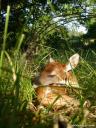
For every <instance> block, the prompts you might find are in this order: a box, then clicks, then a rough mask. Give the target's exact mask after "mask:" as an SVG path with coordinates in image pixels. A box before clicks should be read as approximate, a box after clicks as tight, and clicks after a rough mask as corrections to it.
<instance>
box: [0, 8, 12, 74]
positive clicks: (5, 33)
mask: <svg viewBox="0 0 96 128" xmlns="http://www.w3.org/2000/svg"><path fill="white" fill-rule="evenodd" d="M9 15H10V6H7V14H6V21H5V28H4V36H3V46H2V51H1V57H0V76H1V68H2V64H3V57H4V51H5V48H6V40H7V31H8V23H9Z"/></svg>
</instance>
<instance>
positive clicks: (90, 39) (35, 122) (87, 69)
mask: <svg viewBox="0 0 96 128" xmlns="http://www.w3.org/2000/svg"><path fill="white" fill-rule="evenodd" d="M0 8H1V16H0V28H1V29H0V110H1V111H0V127H1V128H19V127H20V128H21V127H22V128H25V127H28V128H30V127H32V128H38V127H42V128H43V127H44V128H45V127H52V125H53V123H54V120H53V117H54V116H55V117H56V116H57V115H58V114H60V113H61V112H62V113H63V114H62V115H63V116H65V113H64V111H61V110H60V111H58V112H57V111H55V112H54V111H53V110H51V109H50V110H49V109H48V108H43V109H39V108H37V106H35V104H34V102H35V98H36V93H35V90H34V88H33V78H34V77H35V76H36V74H38V73H39V72H40V71H41V70H42V68H43V66H44V65H45V64H46V63H47V61H48V58H49V57H50V56H52V57H53V58H55V59H57V60H59V61H61V62H66V61H67V58H68V57H69V56H71V55H72V54H73V53H76V52H78V53H79V54H80V56H81V58H80V64H79V66H78V68H77V69H76V71H75V73H76V76H77V78H78V81H79V84H80V86H81V87H82V88H83V89H82V90H80V94H79V95H78V99H79V101H80V104H81V107H80V110H79V111H78V113H75V114H74V115H73V116H72V117H71V118H70V119H69V122H70V123H71V124H77V125H83V126H84V125H85V127H87V126H88V125H89V127H91V126H92V127H95V126H96V87H95V86H96V36H95V35H96V3H95V0H87V1H85V0H78V1H73V0H68V1H65V0H62V1H61V0H60V1H56V0H52V1H50V0H46V1H45V0H32V1H31V0H22V1H11V0H10V1H7V0H6V1H5V0H3V1H2V2H1V7H0ZM73 21H77V22H79V23H80V24H82V25H84V26H85V27H86V28H87V33H86V34H84V33H82V32H77V31H76V29H71V28H70V29H69V28H68V26H67V27H66V24H68V23H70V22H73ZM69 27H70V26H69ZM76 27H77V28H78V26H76ZM85 101H90V105H88V106H87V108H86V107H85V108H84V107H83V104H84V102H85ZM86 111H87V112H88V116H86ZM67 117H68V115H67Z"/></svg>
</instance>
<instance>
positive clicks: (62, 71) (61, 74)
mask: <svg viewBox="0 0 96 128" xmlns="http://www.w3.org/2000/svg"><path fill="white" fill-rule="evenodd" d="M78 63H79V54H74V55H73V56H71V57H70V58H69V62H68V63H66V64H61V63H60V62H57V61H55V60H53V59H52V58H50V62H49V64H47V65H46V66H45V68H44V70H43V71H42V72H41V74H40V78H39V81H40V83H41V84H42V85H51V84H57V85H71V86H76V87H77V86H78V82H77V79H76V77H75V75H74V73H73V71H72V70H73V69H74V68H75V67H76V66H77V65H78Z"/></svg>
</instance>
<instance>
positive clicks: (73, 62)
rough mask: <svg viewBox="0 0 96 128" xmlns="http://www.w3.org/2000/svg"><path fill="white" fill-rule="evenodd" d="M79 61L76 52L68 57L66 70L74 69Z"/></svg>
mask: <svg viewBox="0 0 96 128" xmlns="http://www.w3.org/2000/svg"><path fill="white" fill-rule="evenodd" d="M78 63H79V54H78V53H76V54H74V55H73V56H71V57H70V58H69V62H68V63H67V64H66V71H69V70H72V69H74V68H75V67H76V66H77V65H78Z"/></svg>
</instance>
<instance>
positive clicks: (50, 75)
mask: <svg viewBox="0 0 96 128" xmlns="http://www.w3.org/2000/svg"><path fill="white" fill-rule="evenodd" d="M55 76H56V75H52V74H49V75H48V77H51V78H52V77H55Z"/></svg>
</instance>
